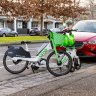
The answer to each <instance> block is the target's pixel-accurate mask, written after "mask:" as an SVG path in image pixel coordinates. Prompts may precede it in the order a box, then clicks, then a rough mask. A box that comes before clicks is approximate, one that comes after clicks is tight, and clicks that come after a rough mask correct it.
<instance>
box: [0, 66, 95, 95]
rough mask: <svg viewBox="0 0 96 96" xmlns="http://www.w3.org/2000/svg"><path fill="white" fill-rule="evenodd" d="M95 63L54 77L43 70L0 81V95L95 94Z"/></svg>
mask: <svg viewBox="0 0 96 96" xmlns="http://www.w3.org/2000/svg"><path fill="white" fill-rule="evenodd" d="M95 70H96V65H90V66H89V65H84V66H83V67H82V69H81V70H79V71H76V72H74V73H69V74H67V75H65V76H61V77H54V76H52V75H51V74H50V73H49V72H47V71H44V72H40V73H37V74H31V75H28V76H25V77H19V78H16V79H13V80H10V81H7V82H2V83H0V85H1V86H0V96H96V94H95V92H96V71H95Z"/></svg>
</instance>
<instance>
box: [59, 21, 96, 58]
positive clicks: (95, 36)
mask: <svg viewBox="0 0 96 96" xmlns="http://www.w3.org/2000/svg"><path fill="white" fill-rule="evenodd" d="M72 29H73V30H77V31H74V32H72V33H73V34H74V36H75V41H76V42H75V46H76V48H77V55H78V56H80V57H96V20H82V21H79V22H78V23H77V24H75V25H74V26H73V27H72ZM61 49H62V50H65V48H64V47H59V46H58V47H57V50H61Z"/></svg>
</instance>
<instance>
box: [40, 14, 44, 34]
mask: <svg viewBox="0 0 96 96" xmlns="http://www.w3.org/2000/svg"><path fill="white" fill-rule="evenodd" d="M40 19H41V20H40V21H41V24H40V25H41V26H40V35H43V32H42V31H43V14H41V17H40Z"/></svg>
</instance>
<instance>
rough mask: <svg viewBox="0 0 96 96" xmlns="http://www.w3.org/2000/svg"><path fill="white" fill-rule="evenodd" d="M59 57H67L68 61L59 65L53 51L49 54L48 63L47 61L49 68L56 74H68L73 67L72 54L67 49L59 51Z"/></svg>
mask: <svg viewBox="0 0 96 96" xmlns="http://www.w3.org/2000/svg"><path fill="white" fill-rule="evenodd" d="M58 57H59V59H60V61H61V60H62V59H63V58H65V57H66V58H67V59H66V62H64V63H61V65H58V64H57V59H56V55H55V52H54V51H53V52H51V53H50V54H49V56H48V58H47V63H46V67H47V70H48V71H49V72H50V73H51V74H52V75H54V76H62V75H66V74H68V73H69V72H70V69H71V67H72V58H71V56H70V55H69V54H68V53H67V52H66V51H63V52H58Z"/></svg>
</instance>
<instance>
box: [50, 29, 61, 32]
mask: <svg viewBox="0 0 96 96" xmlns="http://www.w3.org/2000/svg"><path fill="white" fill-rule="evenodd" d="M50 30H51V31H52V32H57V33H59V32H61V31H62V30H61V29H60V28H52V29H50Z"/></svg>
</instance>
